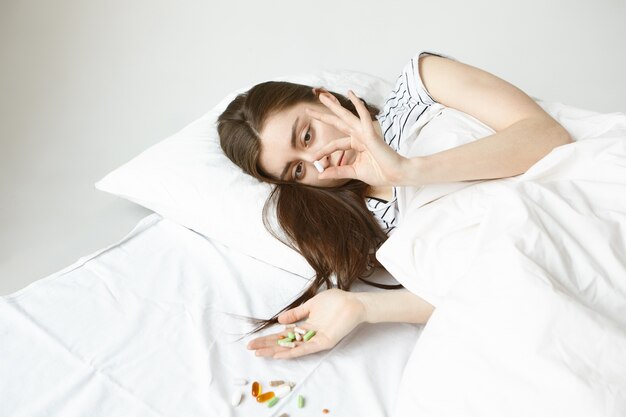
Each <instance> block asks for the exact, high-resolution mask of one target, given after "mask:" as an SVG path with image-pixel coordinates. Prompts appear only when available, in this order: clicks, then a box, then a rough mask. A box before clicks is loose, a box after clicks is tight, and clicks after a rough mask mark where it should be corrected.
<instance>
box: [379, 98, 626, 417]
mask: <svg viewBox="0 0 626 417" xmlns="http://www.w3.org/2000/svg"><path fill="white" fill-rule="evenodd" d="M542 106H543V107H544V108H545V109H546V110H547V111H548V112H549V113H550V114H551V115H552V116H553V117H555V118H556V119H557V120H559V121H560V122H561V124H563V125H564V126H565V127H566V129H568V131H569V132H570V134H571V135H572V137H573V138H574V139H575V140H576V142H575V143H572V144H568V145H564V146H561V147H558V148H556V149H555V150H553V151H552V152H551V153H550V154H549V155H547V156H546V157H544V158H543V159H542V160H540V161H539V162H538V163H537V164H535V165H534V166H533V167H532V168H531V169H530V170H528V171H527V172H526V173H525V174H523V175H520V176H518V177H515V178H509V179H501V180H495V181H485V182H477V183H456V184H442V185H434V186H428V187H423V188H421V189H416V190H412V191H407V192H406V193H405V195H404V198H403V199H400V198H399V201H401V204H402V206H401V207H400V212H401V214H402V221H401V222H400V224H399V226H398V228H397V229H396V231H395V233H394V234H393V235H392V236H391V238H390V239H389V240H387V242H386V243H385V244H384V245H383V246H382V247H381V248H380V249H379V251H378V253H377V257H378V259H379V260H380V261H381V263H382V264H383V265H384V266H385V267H386V268H387V269H388V271H389V272H391V273H392V275H393V276H394V277H395V278H396V279H398V280H399V281H400V282H401V283H402V284H403V285H405V286H406V287H407V288H408V289H409V290H410V291H412V292H414V293H415V294H417V295H419V296H421V297H422V298H424V299H426V300H427V301H429V302H431V303H432V304H434V305H435V306H436V310H435V312H434V313H433V315H432V317H431V318H430V320H429V322H428V323H427V325H426V327H425V329H424V332H423V333H422V335H421V337H420V339H419V340H418V342H417V343H416V345H415V348H414V351H413V353H412V355H411V358H410V360H409V363H408V364H407V368H406V369H405V373H404V377H403V381H402V383H401V388H400V392H399V396H398V402H397V405H396V408H395V412H394V414H393V415H396V416H409V415H420V416H455V417H461V416H481V417H490V416H494V417H495V416H498V417H500V416H503V415H507V416H534V417H540V416H546V417H548V416H569V417H576V416H581V417H583V416H607V417H608V416H623V415H626V116H625V115H623V114H621V113H614V114H597V113H593V112H589V111H585V110H581V109H576V108H572V107H569V106H565V105H563V104H560V103H542ZM458 116H459V114H456V115H455V117H458ZM458 125H460V124H458ZM427 126H428V127H429V128H430V129H431V132H430V133H429V134H430V135H435V136H436V135H437V133H443V130H444V129H445V123H444V124H441V125H437V124H436V123H434V120H433V124H429V125H427ZM466 127H467V130H466V134H467V135H471V134H472V132H473V131H474V130H473V129H474V128H475V127H476V126H475V125H474V121H472V120H469V119H468V121H467V123H466ZM439 129H441V131H439V132H438V130H439ZM478 129H482V128H480V127H479V126H478ZM422 139H424V138H422V137H421V136H418V137H417V138H416V142H415V144H414V145H413V146H414V151H415V149H418V148H419V142H420V141H421V140H422ZM423 143H425V144H426V142H423Z"/></svg>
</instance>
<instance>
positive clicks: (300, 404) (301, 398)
mask: <svg viewBox="0 0 626 417" xmlns="http://www.w3.org/2000/svg"><path fill="white" fill-rule="evenodd" d="M303 407H304V397H303V396H302V395H298V408H303Z"/></svg>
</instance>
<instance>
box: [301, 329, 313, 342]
mask: <svg viewBox="0 0 626 417" xmlns="http://www.w3.org/2000/svg"><path fill="white" fill-rule="evenodd" d="M313 336H315V330H309V331H308V332H307V333H306V334H305V335H304V337H303V339H304V341H305V342H308V341H309V339H310V338H312V337H313Z"/></svg>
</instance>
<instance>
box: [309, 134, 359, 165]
mask: <svg viewBox="0 0 626 417" xmlns="http://www.w3.org/2000/svg"><path fill="white" fill-rule="evenodd" d="M348 149H352V138H350V137H349V136H348V137H345V138H339V139H335V140H333V141H330V142H328V143H327V144H326V145H324V146H323V147H321V148H320V149H319V150H317V151H315V153H313V156H312V158H313V160H312V161H310V162H314V161H319V160H320V159H322V158H323V157H325V156H326V155H330V154H331V153H333V152H335V151H339V150H341V151H347V150H348Z"/></svg>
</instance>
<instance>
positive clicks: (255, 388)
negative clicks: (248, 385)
mask: <svg viewBox="0 0 626 417" xmlns="http://www.w3.org/2000/svg"><path fill="white" fill-rule="evenodd" d="M260 394H261V384H259V383H258V382H256V381H254V382H253V383H252V396H253V397H257V396H259V395H260Z"/></svg>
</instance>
